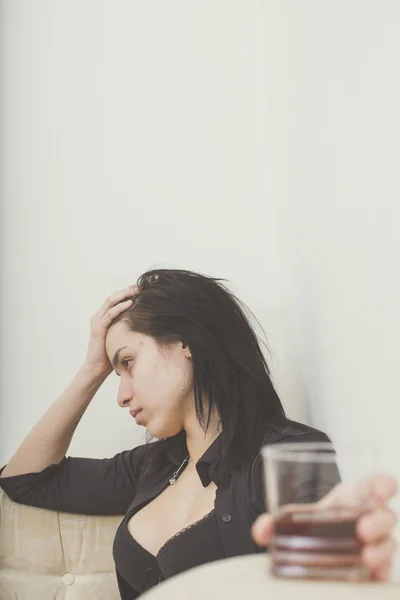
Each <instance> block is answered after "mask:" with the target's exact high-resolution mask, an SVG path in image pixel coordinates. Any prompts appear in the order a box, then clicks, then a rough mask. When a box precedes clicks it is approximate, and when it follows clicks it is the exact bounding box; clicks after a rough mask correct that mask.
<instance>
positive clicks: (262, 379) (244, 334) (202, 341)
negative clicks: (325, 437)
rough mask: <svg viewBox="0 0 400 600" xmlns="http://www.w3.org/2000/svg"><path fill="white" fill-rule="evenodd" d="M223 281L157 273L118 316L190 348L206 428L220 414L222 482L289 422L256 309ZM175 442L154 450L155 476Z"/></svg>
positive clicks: (141, 283) (145, 278) (163, 341)
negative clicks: (271, 428)
mask: <svg viewBox="0 0 400 600" xmlns="http://www.w3.org/2000/svg"><path fill="white" fill-rule="evenodd" d="M223 281H226V280H224V279H219V278H214V277H209V276H206V275H201V274H198V273H194V272H192V271H186V270H180V269H152V270H149V271H147V272H146V273H144V274H143V275H141V276H140V277H139V279H138V282H137V285H138V287H139V292H138V294H137V295H136V296H134V297H133V300H134V304H133V305H132V307H131V308H130V309H128V310H126V311H125V312H124V313H122V314H121V315H119V317H117V319H115V320H114V321H113V323H115V322H116V321H117V320H118V321H122V322H124V323H126V325H127V326H128V328H129V329H130V330H131V331H137V332H140V333H144V334H146V335H149V336H152V337H153V338H154V339H155V340H156V341H157V342H158V343H159V344H160V346H164V345H168V343H170V342H176V341H182V342H183V343H184V344H186V345H187V346H189V348H190V351H191V355H192V365H193V387H194V399H195V409H196V415H197V418H198V420H199V423H200V424H201V426H202V428H203V429H204V431H206V430H207V428H208V426H209V422H210V414H211V411H212V410H213V409H214V408H215V409H216V410H217V413H218V415H219V419H220V425H221V428H222V433H221V456H220V460H219V464H218V466H217V469H216V471H215V476H216V478H218V480H219V481H220V482H221V483H224V482H227V481H228V480H229V478H230V476H231V474H232V473H233V471H235V469H237V468H238V467H240V466H241V465H242V464H244V463H246V462H247V461H249V460H251V459H252V458H255V456H256V455H257V453H258V452H259V450H260V447H261V445H262V442H263V438H264V437H265V435H266V433H267V430H268V427H269V426H276V425H278V426H279V425H280V424H282V423H284V422H285V421H286V417H285V412H284V409H283V406H282V404H281V401H280V399H279V397H278V394H277V393H276V391H275V389H274V386H273V383H272V381H271V376H270V370H269V368H268V365H267V362H266V360H265V357H264V355H263V353H262V351H261V348H260V344H259V341H258V338H257V335H256V333H255V331H254V329H253V327H252V325H251V323H250V321H249V319H248V318H247V316H246V312H245V311H246V310H248V309H247V307H245V305H244V304H242V303H241V302H240V301H239V300H238V299H237V298H236V297H235V295H234V294H233V293H232V292H231V291H230V290H229V289H228V288H227V287H226V286H224V285H223V283H222V282H223ZM249 312H250V311H249ZM252 316H253V315H252ZM175 437H176V436H175ZM171 443H172V439H171V438H170V439H168V438H167V439H165V440H163V443H161V444H157V443H156V444H149V445H150V446H152V447H153V448H152V457H151V460H150V461H146V462H149V465H150V466H149V468H147V469H146V473H147V475H148V476H149V477H150V476H151V475H152V474H153V473H154V472H155V469H159V468H160V467H161V464H160V461H162V456H164V457H165V454H166V450H167V449H168V447H169V445H170V444H171ZM146 479H147V476H146Z"/></svg>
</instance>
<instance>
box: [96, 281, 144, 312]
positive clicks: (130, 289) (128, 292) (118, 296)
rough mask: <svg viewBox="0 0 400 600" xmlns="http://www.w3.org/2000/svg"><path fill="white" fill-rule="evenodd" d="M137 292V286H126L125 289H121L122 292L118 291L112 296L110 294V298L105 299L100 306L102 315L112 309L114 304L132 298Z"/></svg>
mask: <svg viewBox="0 0 400 600" xmlns="http://www.w3.org/2000/svg"><path fill="white" fill-rule="evenodd" d="M137 292H138V287H137V286H135V285H128V286H127V287H126V288H123V289H122V290H118V292H114V293H113V294H110V296H108V297H107V298H106V299H105V302H104V304H103V306H102V309H103V312H104V313H105V312H107V311H108V310H110V308H112V307H113V306H115V305H116V304H119V303H120V302H122V301H123V300H124V299H125V298H127V297H129V296H134V295H135V294H137Z"/></svg>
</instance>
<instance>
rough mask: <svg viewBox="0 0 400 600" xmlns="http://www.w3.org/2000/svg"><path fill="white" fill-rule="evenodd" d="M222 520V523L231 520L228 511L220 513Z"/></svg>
mask: <svg viewBox="0 0 400 600" xmlns="http://www.w3.org/2000/svg"><path fill="white" fill-rule="evenodd" d="M222 520H223V522H224V523H229V522H230V521H232V515H230V514H229V513H224V514H223V515H222Z"/></svg>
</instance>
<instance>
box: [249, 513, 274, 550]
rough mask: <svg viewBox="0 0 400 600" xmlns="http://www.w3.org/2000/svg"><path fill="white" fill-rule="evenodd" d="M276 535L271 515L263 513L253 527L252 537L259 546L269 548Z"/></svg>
mask: <svg viewBox="0 0 400 600" xmlns="http://www.w3.org/2000/svg"><path fill="white" fill-rule="evenodd" d="M273 533H274V527H273V521H272V517H271V515H269V514H268V513H263V514H262V515H260V516H259V517H258V519H256V520H255V521H254V523H253V525H252V527H251V535H252V536H253V540H254V541H255V543H256V544H257V546H267V545H268V544H269V543H270V541H271V539H272V535H273Z"/></svg>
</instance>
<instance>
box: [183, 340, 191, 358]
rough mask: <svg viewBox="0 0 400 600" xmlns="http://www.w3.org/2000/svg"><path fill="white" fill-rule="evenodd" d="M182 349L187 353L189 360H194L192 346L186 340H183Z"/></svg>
mask: <svg viewBox="0 0 400 600" xmlns="http://www.w3.org/2000/svg"><path fill="white" fill-rule="evenodd" d="M182 350H183V354H184V355H185V357H186V358H188V359H189V360H192V353H191V352H190V348H189V346H188V345H187V344H185V342H182Z"/></svg>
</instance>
